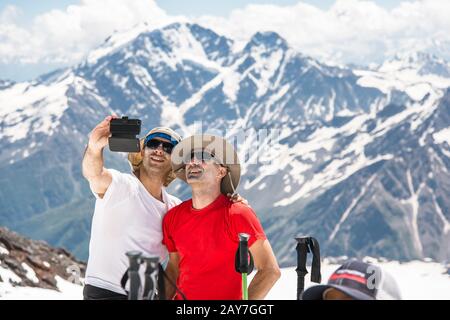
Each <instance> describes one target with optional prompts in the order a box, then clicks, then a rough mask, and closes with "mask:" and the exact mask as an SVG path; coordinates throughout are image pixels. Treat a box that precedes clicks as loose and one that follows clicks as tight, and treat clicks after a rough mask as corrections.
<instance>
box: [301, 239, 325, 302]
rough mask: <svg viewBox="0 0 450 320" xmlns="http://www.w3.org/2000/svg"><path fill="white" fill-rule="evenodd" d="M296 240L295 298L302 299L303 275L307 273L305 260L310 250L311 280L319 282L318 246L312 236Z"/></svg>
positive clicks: (303, 288)
mask: <svg viewBox="0 0 450 320" xmlns="http://www.w3.org/2000/svg"><path fill="white" fill-rule="evenodd" d="M295 240H297V247H296V250H297V269H295V271H296V272H297V300H302V294H303V291H304V290H305V277H306V275H307V274H308V270H307V269H306V260H307V258H308V253H309V252H312V254H313V260H312V265H311V281H312V282H316V283H320V281H321V278H322V276H321V274H320V247H319V242H318V241H317V240H316V239H315V238H313V237H299V238H295Z"/></svg>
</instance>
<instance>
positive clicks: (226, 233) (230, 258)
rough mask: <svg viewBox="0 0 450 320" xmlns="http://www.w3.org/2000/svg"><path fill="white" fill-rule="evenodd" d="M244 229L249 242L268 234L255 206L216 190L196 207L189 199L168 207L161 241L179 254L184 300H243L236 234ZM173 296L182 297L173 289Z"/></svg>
mask: <svg viewBox="0 0 450 320" xmlns="http://www.w3.org/2000/svg"><path fill="white" fill-rule="evenodd" d="M243 232H244V233H248V234H249V235H250V239H249V241H248V244H249V247H251V245H252V244H253V243H254V242H255V241H256V240H258V239H266V235H265V234H264V231H263V228H262V226H261V223H260V222H259V220H258V218H257V216H256V214H255V213H254V212H253V210H252V209H251V208H250V207H248V206H246V205H245V204H242V203H232V202H231V201H230V200H229V199H228V198H227V197H226V196H224V195H220V196H219V197H217V199H216V200H214V201H213V202H212V203H211V204H209V205H208V206H207V207H205V208H203V209H201V210H197V209H194V208H193V207H192V200H188V201H185V202H183V203H181V204H180V205H178V206H176V207H174V208H172V209H171V210H169V212H167V214H166V215H165V217H164V219H163V235H164V236H163V244H165V245H166V247H167V249H168V250H169V252H178V254H179V256H180V264H179V276H178V279H177V286H178V288H179V289H180V290H181V291H182V292H183V293H184V295H185V296H186V299H188V300H239V299H242V277H241V274H240V273H238V272H236V270H235V269H234V260H235V255H236V251H237V249H238V245H239V236H238V235H239V233H243ZM175 299H181V297H180V296H179V295H178V294H177V295H176V297H175Z"/></svg>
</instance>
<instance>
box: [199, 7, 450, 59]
mask: <svg viewBox="0 0 450 320" xmlns="http://www.w3.org/2000/svg"><path fill="white" fill-rule="evenodd" d="M449 12H450V1H447V0H419V1H414V2H402V3H401V4H400V5H399V6H397V7H396V8H394V9H392V10H388V9H385V8H383V7H381V6H379V5H377V4H375V3H374V2H371V1H357V0H337V1H336V2H335V4H334V5H333V6H332V7H330V9H328V10H321V9H319V8H317V7H314V6H313V5H309V4H306V3H302V2H299V3H298V4H296V5H292V6H283V7H282V6H276V5H248V6H246V7H245V8H243V9H237V10H234V11H233V12H232V13H231V14H230V16H229V17H228V18H226V19H224V18H219V19H218V18H217V17H208V16H204V17H201V18H199V19H198V21H199V22H200V23H204V24H206V25H210V26H212V27H213V28H214V29H215V30H217V31H218V32H220V33H223V34H225V35H228V36H231V37H234V38H238V39H239V40H242V41H246V40H248V38H249V37H250V36H251V35H252V34H254V33H255V32H257V31H260V30H272V31H275V32H278V33H279V34H280V35H282V36H283V37H284V38H285V39H286V40H287V41H288V42H289V43H290V44H291V45H292V46H294V47H295V48H296V49H298V50H300V51H301V52H303V53H305V54H308V55H312V56H316V57H320V58H322V59H323V60H329V59H331V60H337V61H340V62H346V63H349V62H352V63H369V62H372V61H380V60H382V59H384V58H385V57H386V56H391V55H393V54H395V53H397V52H399V51H404V50H424V49H427V48H430V47H432V46H433V47H434V50H435V51H437V50H441V51H442V52H441V53H445V52H446V50H447V49H448V48H449V47H450V46H449V43H450V19H449V15H448V13H449ZM447 55H448V57H450V52H447ZM448 57H447V58H448Z"/></svg>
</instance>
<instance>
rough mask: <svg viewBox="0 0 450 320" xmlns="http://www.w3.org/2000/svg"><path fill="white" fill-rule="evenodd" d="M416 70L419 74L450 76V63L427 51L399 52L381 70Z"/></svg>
mask: <svg viewBox="0 0 450 320" xmlns="http://www.w3.org/2000/svg"><path fill="white" fill-rule="evenodd" d="M407 70H414V71H415V72H417V74H418V75H421V76H426V75H435V76H439V77H443V78H450V63H449V62H447V61H445V60H444V59H442V58H439V57H437V56H435V55H433V54H431V53H427V52H408V53H402V54H397V55H396V56H395V57H394V59H391V60H388V61H386V62H384V63H383V64H382V65H381V66H380V68H379V69H378V71H380V72H404V71H407Z"/></svg>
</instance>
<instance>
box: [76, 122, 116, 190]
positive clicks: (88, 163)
mask: <svg viewBox="0 0 450 320" xmlns="http://www.w3.org/2000/svg"><path fill="white" fill-rule="evenodd" d="M113 118H116V116H108V117H106V118H105V120H103V121H102V122H100V123H99V124H98V125H97V126H96V127H95V128H94V129H93V130H92V131H91V133H90V135H89V142H88V145H87V148H86V151H85V153H84V157H83V162H82V168H83V176H84V177H85V178H86V179H87V180H88V181H89V184H90V186H91V188H92V191H94V192H95V193H97V194H98V195H99V196H100V197H103V195H104V194H105V192H106V190H107V189H108V187H109V186H110V184H111V182H112V176H111V173H110V172H109V171H108V170H107V169H106V168H104V167H103V148H104V147H105V146H106V145H107V144H108V138H109V136H110V135H111V132H110V130H109V123H110V121H111V120H112V119H113Z"/></svg>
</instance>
